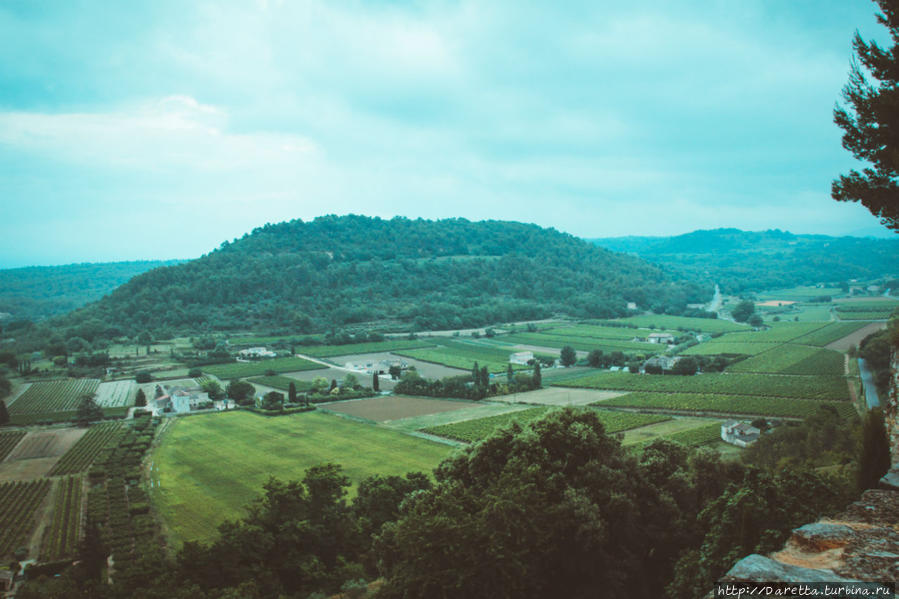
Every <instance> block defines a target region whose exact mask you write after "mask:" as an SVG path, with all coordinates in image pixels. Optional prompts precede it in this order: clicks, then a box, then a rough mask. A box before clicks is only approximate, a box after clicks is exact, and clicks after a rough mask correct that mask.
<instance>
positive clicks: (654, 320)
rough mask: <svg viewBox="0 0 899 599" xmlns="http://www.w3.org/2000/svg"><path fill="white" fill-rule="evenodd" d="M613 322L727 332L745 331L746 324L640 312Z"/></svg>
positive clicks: (662, 327)
mask: <svg viewBox="0 0 899 599" xmlns="http://www.w3.org/2000/svg"><path fill="white" fill-rule="evenodd" d="M615 322H628V323H631V324H635V325H637V326H638V327H643V328H656V329H664V330H681V329H684V330H690V331H702V332H704V333H727V332H730V331H745V330H746V329H748V328H749V327H748V325H743V324H737V323H735V322H731V321H729V320H720V319H717V318H688V317H686V316H668V315H659V314H642V315H640V316H628V317H627V318H621V319H618V320H616V321H615Z"/></svg>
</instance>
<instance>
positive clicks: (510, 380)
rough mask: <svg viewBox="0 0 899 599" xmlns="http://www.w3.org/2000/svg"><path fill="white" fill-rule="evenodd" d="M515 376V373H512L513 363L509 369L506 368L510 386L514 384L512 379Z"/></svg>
mask: <svg viewBox="0 0 899 599" xmlns="http://www.w3.org/2000/svg"><path fill="white" fill-rule="evenodd" d="M514 376H515V373H514V372H512V363H511V362H510V363H509V366H508V368H506V380H508V381H509V384H512V379H513V377H514Z"/></svg>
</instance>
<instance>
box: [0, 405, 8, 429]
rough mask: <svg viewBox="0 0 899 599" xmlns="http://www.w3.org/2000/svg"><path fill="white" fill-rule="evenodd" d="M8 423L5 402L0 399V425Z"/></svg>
mask: <svg viewBox="0 0 899 599" xmlns="http://www.w3.org/2000/svg"><path fill="white" fill-rule="evenodd" d="M7 422H9V411H8V410H7V409H6V402H5V401H3V400H2V399H0V425H4V424H6V423H7Z"/></svg>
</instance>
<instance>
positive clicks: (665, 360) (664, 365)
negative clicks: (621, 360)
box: [643, 356, 681, 372]
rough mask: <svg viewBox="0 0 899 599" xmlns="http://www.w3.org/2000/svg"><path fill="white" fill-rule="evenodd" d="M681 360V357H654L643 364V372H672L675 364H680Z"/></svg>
mask: <svg viewBox="0 0 899 599" xmlns="http://www.w3.org/2000/svg"><path fill="white" fill-rule="evenodd" d="M680 359H681V357H680V356H653V357H652V358H650V359H648V360H646V362H644V363H643V370H644V372H646V371H651V370H653V369H657V370H671V369H672V368H674V365H675V364H677V363H678V362H680Z"/></svg>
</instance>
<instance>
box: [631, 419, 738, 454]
mask: <svg viewBox="0 0 899 599" xmlns="http://www.w3.org/2000/svg"><path fill="white" fill-rule="evenodd" d="M721 424H722V423H721V421H716V422H712V423H710V424H703V425H701V426H696V427H693V428H688V429H686V430H682V431H678V432H673V433H670V434H667V435H662V436H661V437H662V438H664V439H666V440H668V441H675V442H677V443H680V444H682V445H686V446H687V447H701V446H703V445H710V444H712V443H715V442H716V441H719V440H720V439H721ZM654 440H655V439H649V440H646V441H641V442H636V443H628V442H627V441H625V443H624V445H627V446H628V447H631V448H633V449H636V450H638V451H639V450H642V449H643V448H644V447H646V446H647V445H649V444H650V443H652V442H653V441H654Z"/></svg>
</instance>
